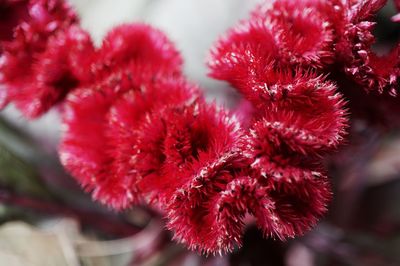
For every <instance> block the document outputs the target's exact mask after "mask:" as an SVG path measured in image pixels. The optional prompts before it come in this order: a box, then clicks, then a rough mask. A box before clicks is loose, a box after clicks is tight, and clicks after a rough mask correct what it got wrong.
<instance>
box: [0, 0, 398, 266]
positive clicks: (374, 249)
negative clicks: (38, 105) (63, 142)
mask: <svg viewBox="0 0 400 266" xmlns="http://www.w3.org/2000/svg"><path fill="white" fill-rule="evenodd" d="M71 2H72V4H73V5H74V6H75V7H76V8H77V10H78V13H79V14H80V15H81V18H82V25H83V28H85V29H87V30H88V31H89V32H90V33H91V34H92V36H93V38H94V40H95V41H96V44H97V45H100V43H101V40H102V38H103V36H104V35H105V34H106V33H107V31H108V30H109V29H111V28H112V27H113V26H115V25H118V24H121V23H126V22H134V21H145V22H147V23H150V24H151V25H153V26H156V27H159V28H160V29H162V30H163V31H165V32H166V34H167V35H168V36H169V37H170V38H171V39H172V40H173V41H174V42H175V43H176V46H177V47H178V49H179V50H180V51H181V52H182V55H183V58H184V60H185V73H186V74H187V76H188V77H189V79H191V80H192V81H194V82H197V83H199V84H200V85H201V86H202V87H203V88H204V90H205V93H206V95H207V99H208V100H210V101H213V100H216V101H217V102H218V103H220V104H222V105H225V106H227V107H233V106H234V105H235V104H236V103H237V100H238V99H239V96H238V95H237V94H236V93H235V92H234V90H232V89H231V88H230V87H229V86H228V85H227V84H225V83H223V82H218V81H215V80H212V79H210V78H208V77H207V69H206V65H205V60H206V56H207V52H208V50H209V49H210V47H211V46H212V44H213V42H214V41H215V40H216V39H217V37H218V36H219V35H220V34H222V33H223V32H225V31H226V30H227V29H228V28H229V27H231V26H233V25H234V24H235V23H236V22H237V21H238V20H240V19H241V18H245V17H246V16H247V14H248V12H249V10H250V9H251V8H252V7H254V5H255V4H256V3H257V2H258V1H257V0H246V1H243V0H218V1H215V0H214V1H213V0H202V1H197V0H71ZM395 13H396V12H395V9H394V7H393V6H392V5H391V3H390V2H389V3H388V5H387V6H386V7H385V8H384V9H383V10H381V11H380V13H379V16H378V18H377V21H378V25H377V28H376V30H375V34H376V36H377V39H378V43H377V44H376V46H375V48H374V49H376V51H377V52H378V53H385V51H387V50H388V49H390V47H392V46H393V45H394V44H395V43H396V42H397V41H399V37H400V26H399V25H397V24H395V23H393V22H391V20H390V17H391V16H392V15H394V14H395ZM340 89H341V91H342V93H344V94H345V96H346V97H347V99H348V100H349V105H348V107H349V109H350V112H351V113H352V115H351V117H350V118H351V121H352V124H351V127H350V129H349V135H348V140H347V143H346V144H345V145H343V146H342V147H340V149H339V151H338V152H337V153H336V154H334V155H332V156H331V157H329V158H325V161H326V167H327V169H328V170H329V174H330V177H331V178H332V183H333V190H334V199H333V201H332V203H331V206H330V208H329V209H330V210H329V212H328V214H327V215H326V217H325V218H324V219H322V220H321V221H320V223H319V224H318V226H317V227H316V228H315V229H314V230H312V231H311V232H309V233H307V234H306V235H305V236H304V237H299V238H296V239H293V240H290V241H287V242H280V241H277V240H271V239H263V237H262V234H261V232H259V231H258V230H257V229H256V228H255V227H254V226H252V225H249V226H248V228H247V230H246V234H245V236H244V245H243V247H242V248H241V249H239V250H236V251H235V252H234V253H233V254H230V255H225V256H218V257H205V256H201V255H199V254H197V253H193V252H190V251H187V250H186V249H185V247H183V246H180V245H177V244H175V243H174V242H171V240H170V237H171V236H170V234H169V233H168V232H167V231H166V230H164V228H163V221H162V217H160V216H159V215H158V214H157V213H154V212H152V211H151V210H149V209H146V208H144V207H140V206H139V207H135V208H134V209H132V210H130V211H127V212H124V213H115V212H112V211H110V210H108V209H107V208H105V207H103V206H100V205H98V204H96V203H93V202H92V201H91V199H90V197H89V196H88V195H86V194H85V193H84V192H82V190H81V189H80V188H79V187H78V185H77V184H76V183H75V181H74V180H73V179H72V178H71V177H69V176H68V175H67V173H66V172H65V171H64V170H63V168H62V166H61V165H60V163H59V162H58V159H57V158H58V156H57V145H58V140H59V136H60V132H61V125H60V121H59V117H58V114H57V112H56V111H54V110H53V111H51V112H49V113H48V114H46V115H45V116H44V117H42V118H40V119H38V120H36V121H30V122H28V121H26V120H25V119H24V118H23V117H22V116H21V115H20V114H19V113H18V111H16V110H15V109H14V108H13V106H9V107H8V108H7V109H6V110H4V111H3V112H1V113H0V265H7V266H8V265H11V266H12V265H18V266H19V265H24V266H25V265H26V266H33V265H35V266H36V265H38V266H47V265H49V266H54V265H55V266H58V265H68V266H69V265H73V266H75V265H101V266H103V265H104V266H119V265H159V266H161V265H165V266H172V265H187V266H192V265H193V266H196V265H209V266H213V265H221V266H222V265H224V266H225V265H227V266H228V265H238V266H239V265H240V266H242V265H243V266H250V265H289V266H297V265H299V266H312V265H326V266H328V265H360V266H361V265H366V266H369V265H400V131H399V129H400V119H399V118H400V99H395V98H390V97H386V96H377V95H372V94H369V95H367V94H366V93H365V92H364V91H362V90H360V89H359V88H357V86H356V85H354V84H348V83H344V84H340Z"/></svg>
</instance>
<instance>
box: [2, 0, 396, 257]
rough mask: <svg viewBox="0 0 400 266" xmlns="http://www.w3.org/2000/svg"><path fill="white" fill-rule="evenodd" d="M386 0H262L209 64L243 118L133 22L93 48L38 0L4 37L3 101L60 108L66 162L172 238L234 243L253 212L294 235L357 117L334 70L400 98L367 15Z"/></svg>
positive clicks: (28, 111) (278, 231)
mask: <svg viewBox="0 0 400 266" xmlns="http://www.w3.org/2000/svg"><path fill="white" fill-rule="evenodd" d="M382 3H383V2H382V1H377V0H375V1H374V0H369V1H365V3H361V1H356V0H352V1H336V0H330V1H322V0H307V1H301V2H298V1H293V0H275V1H268V2H265V3H262V4H260V5H259V6H257V8H256V9H255V11H253V12H252V13H251V16H250V18H249V19H248V20H245V21H242V22H240V23H239V25H238V26H236V27H234V28H233V29H231V30H229V31H228V33H227V34H226V35H225V36H224V37H222V38H221V39H220V40H219V41H218V42H217V44H216V45H215V46H214V47H213V48H212V50H211V52H210V58H209V62H208V65H209V67H210V70H211V71H210V75H211V76H212V77H214V78H217V79H220V80H225V81H227V82H229V83H230V84H231V85H232V86H233V87H234V88H235V89H237V90H238V91H239V92H240V93H241V94H242V95H243V97H244V98H245V99H246V101H247V102H248V105H250V106H248V110H249V111H247V112H242V113H241V114H242V117H241V120H239V119H238V118H237V117H236V116H235V115H233V114H232V113H230V112H228V111H226V110H224V109H223V108H221V107H218V106H216V105H215V104H209V103H207V102H206V101H205V99H204V97H203V96H202V94H201V92H200V89H199V88H198V87H197V86H196V85H194V84H192V83H190V82H188V81H187V80H186V78H185V77H184V75H183V74H182V58H181V56H180V54H179V52H178V51H177V49H176V48H175V47H174V45H173V43H172V42H171V41H169V40H168V38H167V37H166V36H165V35H164V34H163V33H162V32H161V31H159V30H157V29H154V28H152V27H151V26H149V25H146V24H142V23H136V24H124V25H121V26H118V27H115V28H114V29H112V30H111V31H110V32H109V33H108V34H107V35H106V37H105V38H104V40H103V43H102V45H101V47H99V48H94V46H93V44H92V41H91V38H90V36H89V35H88V33H86V32H85V31H83V30H82V29H81V28H79V25H78V20H77V17H76V15H75V14H74V12H73V11H72V10H71V9H70V8H69V6H68V5H66V4H65V3H64V2H63V1H61V0H47V1H46V0H31V1H30V2H29V5H28V6H27V10H28V12H27V16H26V17H24V16H23V17H22V18H21V22H20V24H19V25H18V26H17V27H16V28H15V32H14V39H13V40H11V41H10V42H7V43H5V44H4V53H3V55H2V57H1V64H0V74H1V75H0V82H1V83H2V85H1V86H3V87H2V88H1V92H0V98H1V102H2V103H3V104H6V103H7V102H8V101H13V102H15V104H16V106H17V107H18V108H19V109H21V111H22V112H23V113H24V114H25V115H26V116H27V117H30V118H34V117H37V116H39V115H41V114H43V113H44V112H46V111H47V110H48V109H49V108H51V107H52V106H54V105H55V104H56V103H64V105H63V108H61V110H62V116H63V129H64V134H63V137H62V141H61V145H60V149H59V154H60V158H61V162H62V164H63V165H64V166H65V168H66V169H67V170H68V171H69V172H70V173H71V174H72V175H73V176H74V177H75V178H76V180H77V181H78V182H79V183H80V184H81V185H82V187H83V188H84V189H85V190H86V191H88V192H91V193H92V197H93V199H94V200H97V201H100V202H102V203H104V204H106V205H107V206H109V207H111V208H113V209H115V210H124V209H126V208H129V207H131V206H132V205H134V204H139V203H145V204H148V205H149V206H151V207H154V208H158V209H159V210H160V212H161V213H162V214H163V215H164V216H165V218H166V223H167V227H168V228H169V229H170V230H171V231H173V233H174V239H176V240H177V241H179V242H181V243H185V244H186V245H187V246H188V247H189V248H191V249H195V250H199V251H201V252H204V253H207V254H208V253H222V252H229V251H232V250H233V249H234V248H235V247H236V246H240V245H241V237H242V234H243V231H244V228H245V224H246V221H247V219H248V217H249V216H252V217H253V218H254V220H255V222H256V223H257V225H258V227H259V228H260V229H261V230H262V232H263V234H264V235H265V236H272V237H277V238H279V239H285V238H287V237H294V236H295V235H298V234H303V233H304V232H305V231H306V230H308V229H310V228H311V227H312V226H313V225H314V224H315V223H316V222H317V220H318V218H319V217H321V216H322V215H323V214H324V212H325V211H326V206H327V204H328V202H329V200H330V198H331V192H330V185H329V181H328V178H327V177H326V174H325V171H324V169H323V167H322V163H321V158H322V156H324V155H325V154H327V153H329V152H331V151H332V150H334V149H335V148H336V147H337V146H338V145H339V144H340V142H341V140H342V139H343V136H344V134H345V129H346V125H347V119H346V113H347V111H346V109H345V107H344V100H343V97H342V95H341V94H340V93H338V92H336V85H335V83H334V82H333V81H330V80H329V78H330V76H329V75H327V71H329V69H330V68H331V67H333V65H334V64H337V65H338V66H340V67H342V68H344V69H345V71H346V72H347V73H348V74H349V75H350V76H351V77H352V78H353V79H355V80H356V81H357V82H359V83H360V84H364V85H365V86H366V87H367V88H368V89H371V88H372V87H373V86H375V85H376V86H378V90H379V91H383V90H386V89H390V90H391V91H392V93H393V90H392V89H391V87H393V86H394V85H395V84H397V76H398V75H397V76H396V77H395V78H393V75H396V73H397V72H396V71H398V64H397V62H398V54H397V50H394V52H393V53H392V54H390V55H389V57H385V58H383V59H382V58H377V57H376V56H375V55H374V54H373V53H372V52H370V46H371V44H372V40H373V36H372V35H371V33H370V30H371V25H372V24H371V22H370V19H371V16H372V14H374V13H375V12H376V11H377V10H378V9H379V8H380V7H381V6H382ZM352 9H354V11H353V10H352ZM356 65H357V69H354V68H355V67H356ZM237 113H240V112H237Z"/></svg>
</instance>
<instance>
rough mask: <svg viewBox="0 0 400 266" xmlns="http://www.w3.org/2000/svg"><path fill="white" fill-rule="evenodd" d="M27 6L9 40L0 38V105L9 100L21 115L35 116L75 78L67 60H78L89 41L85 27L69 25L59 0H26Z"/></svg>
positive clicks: (65, 7)
mask: <svg viewBox="0 0 400 266" xmlns="http://www.w3.org/2000/svg"><path fill="white" fill-rule="evenodd" d="M28 12H29V16H28V17H27V18H25V19H24V20H23V21H22V22H21V23H20V24H19V25H18V26H17V27H16V28H15V32H14V40H12V41H10V42H8V43H4V53H3V55H2V57H1V60H0V61H1V63H0V74H1V75H0V83H2V87H3V88H2V92H1V95H0V96H1V99H0V102H1V105H2V106H4V105H5V104H6V103H7V102H8V101H14V102H15V103H16V105H17V107H18V108H19V109H21V111H22V112H23V113H24V114H25V115H26V116H27V117H29V118H35V117H37V116H39V115H41V114H43V113H44V112H46V111H47V110H48V109H49V108H50V107H51V106H53V105H54V104H55V103H57V102H59V101H61V100H62V98H63V97H64V96H65V95H66V93H67V92H68V91H69V90H71V89H73V88H74V87H76V86H77V85H78V84H79V79H78V78H77V77H75V76H74V75H73V73H72V70H71V66H70V64H72V65H74V66H76V65H78V64H77V63H76V62H74V60H80V59H81V58H82V53H86V52H87V51H88V50H90V49H91V48H92V46H91V45H92V44H91V41H90V38H89V36H88V35H87V34H86V33H84V32H82V31H81V30H79V29H69V28H70V27H71V26H72V25H73V24H74V23H76V21H77V19H76V16H75V13H74V12H73V11H72V10H71V9H70V8H69V6H68V5H67V4H65V3H64V2H63V1H61V0H47V1H46V0H32V1H31V2H30V4H29V6H28ZM75 46H76V47H77V48H73V47H75ZM66 47H70V48H71V51H70V50H69V49H66ZM74 53H77V54H76V55H74ZM85 56H86V55H85Z"/></svg>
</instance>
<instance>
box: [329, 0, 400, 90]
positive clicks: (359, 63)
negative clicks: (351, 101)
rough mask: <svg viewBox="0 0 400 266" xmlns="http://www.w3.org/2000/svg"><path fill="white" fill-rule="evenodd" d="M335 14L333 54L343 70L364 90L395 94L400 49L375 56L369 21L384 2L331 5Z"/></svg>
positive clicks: (395, 48) (335, 2) (368, 1)
mask: <svg viewBox="0 0 400 266" xmlns="http://www.w3.org/2000/svg"><path fill="white" fill-rule="evenodd" d="M333 2H334V4H335V6H334V8H335V10H336V14H337V15H336V19H335V20H336V21H337V23H336V36H337V43H336V44H335V51H336V53H337V55H338V57H339V58H338V61H339V60H340V61H343V63H344V66H345V67H344V70H345V72H346V73H347V74H348V76H349V77H351V78H352V79H353V80H354V81H356V82H357V83H359V84H360V85H362V86H363V87H364V88H365V89H366V90H375V91H378V92H380V93H382V92H389V93H390V94H392V95H396V94H397V88H398V86H399V76H400V46H399V44H398V45H396V46H395V47H394V48H393V49H392V50H391V51H390V52H389V53H388V54H386V55H383V56H381V55H377V54H376V53H375V52H374V51H372V48H371V47H372V45H373V43H374V42H375V38H374V36H373V34H372V30H373V27H374V25H375V22H373V21H372V18H373V17H374V16H375V15H376V13H377V12H378V11H379V9H381V8H382V7H383V6H384V5H385V3H386V0H367V1H365V0H352V1H350V0H349V1H333Z"/></svg>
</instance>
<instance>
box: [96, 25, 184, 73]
mask: <svg viewBox="0 0 400 266" xmlns="http://www.w3.org/2000/svg"><path fill="white" fill-rule="evenodd" d="M132 62H135V63H136V64H139V65H144V64H145V65H154V66H155V65H163V66H165V67H167V68H169V69H170V70H171V72H173V71H175V72H177V73H179V72H180V70H181V67H182V58H181V56H180V54H179V52H178V51H177V50H176V48H175V46H174V45H173V43H172V42H171V41H170V40H168V38H167V37H166V36H165V35H164V33H162V32H161V31H159V30H157V29H155V28H153V27H151V26H149V25H146V24H142V23H135V24H125V25H121V26H118V27H115V28H114V29H112V30H111V31H110V32H109V33H108V34H107V35H106V37H105V38H104V40H103V44H102V46H101V49H100V50H99V55H98V62H97V66H96V68H97V71H98V72H102V71H103V72H105V75H108V73H109V72H110V71H114V70H115V69H116V68H123V67H124V66H126V65H127V64H130V63H132Z"/></svg>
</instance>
